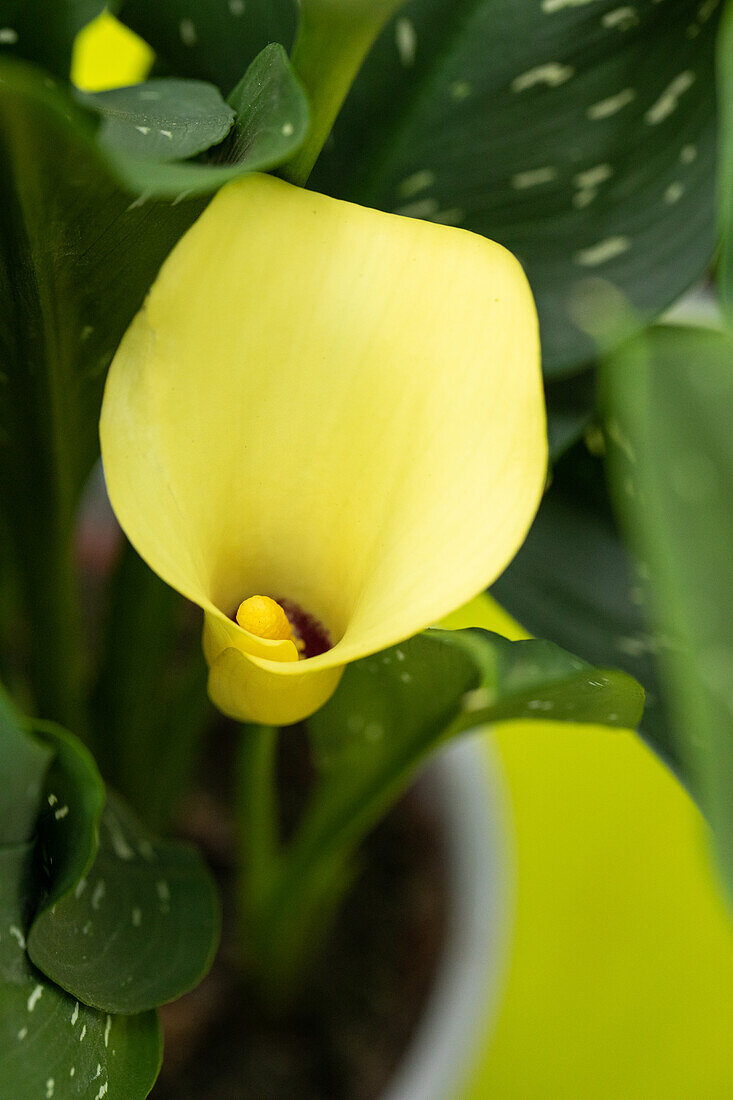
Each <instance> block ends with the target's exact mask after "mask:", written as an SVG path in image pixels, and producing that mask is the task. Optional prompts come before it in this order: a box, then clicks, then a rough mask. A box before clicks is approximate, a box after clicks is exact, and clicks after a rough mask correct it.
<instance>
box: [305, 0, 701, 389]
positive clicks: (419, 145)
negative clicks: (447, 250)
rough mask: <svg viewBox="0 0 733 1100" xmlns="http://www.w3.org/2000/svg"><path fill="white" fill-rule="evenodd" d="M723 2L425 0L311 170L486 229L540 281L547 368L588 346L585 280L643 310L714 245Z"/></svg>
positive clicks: (350, 191)
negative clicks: (716, 67) (716, 75)
mask: <svg viewBox="0 0 733 1100" xmlns="http://www.w3.org/2000/svg"><path fill="white" fill-rule="evenodd" d="M715 8H716V4H715V0H712V2H710V3H700V2H699V0H677V2H676V3H666V4H655V3H652V2H650V0H644V2H643V3H638V4H633V5H630V4H629V5H619V3H618V0H594V2H593V3H582V4H581V3H578V2H576V0H544V2H540V0H463V2H461V3H456V0H413V2H412V3H410V4H408V5H407V6H406V7H405V8H404V9H402V11H401V12H400V13H399V15H398V17H397V19H396V20H395V21H394V22H393V23H392V24H391V25H390V26H388V27H387V29H386V31H385V32H384V34H383V35H382V38H381V39H380V41H379V42H378V43H377V45H376V47H375V49H374V50H373V52H372V54H371V55H370V57H369V58H368V60H367V63H366V65H365V66H364V68H363V70H362V72H361V74H360V76H359V78H358V79H357V81H356V84H355V86H354V88H353V90H352V93H351V95H350V97H349V99H348V100H347V102H346V104H345V107H344V110H343V111H342V113H341V115H340V117H339V120H338V122H337V124H336V127H335V130H334V135H333V141H332V142H331V143H330V144H329V145H327V146H326V149H325V150H324V153H323V155H322V157H321V161H320V162H319V165H318V166H317V167H316V170H315V172H314V175H313V177H312V180H311V185H312V186H313V187H314V188H315V189H317V190H321V191H325V192H327V193H329V194H335V195H337V196H339V197H343V198H347V199H351V200H353V201H356V202H360V203H363V204H366V205H370V206H376V207H379V208H380V209H384V210H394V211H397V212H401V213H405V214H411V215H413V216H415V217H425V218H432V219H433V220H436V221H440V222H448V223H450V224H455V225H460V226H462V227H464V228H466V229H472V230H475V231H477V232H479V233H482V234H485V235H486V236H488V237H491V238H493V239H495V240H498V241H500V242H501V243H502V244H505V245H506V246H507V247H508V248H510V249H511V250H512V251H513V252H515V253H516V254H517V255H518V256H519V258H520V260H521V261H522V262H523V264H524V265H525V267H526V270H527V273H528V275H529V279H530V283H531V285H532V288H533V290H534V293H535V295H536V298H537V301H538V306H539V312H540V321H541V329H542V343H543V358H544V365H545V371H546V372H547V373H548V374H555V373H558V372H561V371H568V370H570V369H573V368H575V367H577V366H578V365H579V364H582V363H584V362H585V361H587V360H588V359H589V358H590V357H591V356H592V355H593V353H594V350H595V349H594V344H593V342H592V340H591V339H590V338H589V336H588V335H587V334H586V333H585V332H584V331H582V330H581V329H580V328H579V327H578V326H577V324H576V320H577V319H580V320H581V323H582V311H583V300H584V292H585V287H586V284H587V281H588V280H589V278H591V277H592V276H599V275H600V276H602V277H603V278H604V279H605V280H608V281H610V282H611V283H613V284H615V285H616V286H618V287H620V288H621V289H622V290H623V291H624V293H625V294H626V295H627V296H628V297H629V298H630V300H631V302H632V303H633V305H634V306H635V307H636V310H637V312H638V315H639V317H640V319H641V320H642V321H644V320H646V319H648V318H650V317H652V316H654V315H656V314H658V313H659V312H660V311H661V310H663V309H664V308H665V307H666V306H667V305H669V304H670V303H671V302H672V301H673V300H674V299H675V298H677V296H678V295H679V294H680V293H681V292H682V291H683V290H684V289H685V288H686V287H687V286H688V285H690V284H691V283H692V282H693V281H694V280H695V279H696V278H698V277H699V276H700V275H701V273H702V272H703V271H704V270H705V268H706V266H707V265H708V263H709V261H710V257H711V254H712V249H713V221H714V203H713V184H714V173H715V102H714V100H715V91H714V79H713V52H714V42H715V33H716V29H717V14H716V11H715Z"/></svg>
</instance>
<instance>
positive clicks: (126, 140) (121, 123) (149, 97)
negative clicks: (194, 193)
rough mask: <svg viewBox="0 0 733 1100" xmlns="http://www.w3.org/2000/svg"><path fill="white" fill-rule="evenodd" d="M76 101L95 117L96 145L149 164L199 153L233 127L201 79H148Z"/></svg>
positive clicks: (225, 109)
mask: <svg viewBox="0 0 733 1100" xmlns="http://www.w3.org/2000/svg"><path fill="white" fill-rule="evenodd" d="M77 98H78V99H79V101H80V103H82V105H83V106H85V107H89V108H91V109H92V110H95V111H98V112H99V115H100V117H101V124H100V127H99V131H98V134H97V137H98V140H99V141H100V143H101V144H102V145H104V146H106V147H108V148H110V149H113V150H115V151H116V152H118V153H121V154H123V155H124V154H130V155H133V156H137V157H143V158H146V159H150V160H162V161H168V160H186V159H187V158H188V157H193V156H196V155H197V154H198V153H203V152H204V150H205V149H209V148H210V147H211V146H212V145H218V144H219V142H220V141H223V140H224V138H225V137H226V135H227V134H228V133H229V130H230V129H231V126H232V123H233V122H234V111H233V110H232V109H231V107H228V106H227V104H226V103H225V102H224V100H223V99H222V97H221V93H220V91H219V89H218V88H215V87H214V85H213V84H207V83H206V82H205V81H203V80H174V79H157V80H148V81H146V82H145V83H144V84H134V85H132V86H131V87H128V88H113V89H111V90H110V91H106V92H87V93H84V92H79V93H77Z"/></svg>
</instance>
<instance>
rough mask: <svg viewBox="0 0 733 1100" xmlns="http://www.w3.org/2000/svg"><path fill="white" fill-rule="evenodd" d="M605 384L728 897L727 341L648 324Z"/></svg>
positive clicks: (732, 397) (678, 713)
mask: <svg viewBox="0 0 733 1100" xmlns="http://www.w3.org/2000/svg"><path fill="white" fill-rule="evenodd" d="M604 389H605V397H606V401H607V404H608V413H609V417H610V418H611V421H612V423H613V426H614V431H613V433H612V439H613V441H615V444H616V445H615V447H614V449H613V451H612V457H613V459H614V464H613V467H612V469H613V472H614V473H615V475H616V476H615V480H616V484H617V487H618V490H619V492H618V502H619V507H620V510H621V512H622V515H623V518H624V519H625V520H626V523H627V525H628V529H629V532H630V535H631V536H632V538H633V540H634V542H635V544H636V545H637V547H638V550H639V553H640V554H641V555H642V556H643V557H644V559H645V560H646V561H647V562H648V566H649V588H650V593H651V607H652V611H653V615H654V619H655V621H656V623H657V625H658V628H659V631H660V633H662V634H663V635H664V636H665V638H666V641H667V644H666V646H665V648H664V649H663V650H662V659H661V662H660V671H661V676H662V685H663V689H664V693H665V696H666V698H667V701H668V703H669V704H670V708H669V709H670V714H671V717H672V719H673V727H672V733H673V735H674V738H675V743H676V745H677V749H678V752H679V755H680V758H681V760H682V761H683V763H684V765H685V767H686V769H687V772H688V774H689V775H690V778H691V783H692V787H693V789H694V791H695V794H696V795H697V797H698V799H699V801H700V803H701V805H702V808H703V810H704V811H705V813H706V814H707V816H708V818H709V820H710V823H711V825H712V827H713V830H714V833H715V836H716V840H717V848H718V855H719V859H720V863H721V867H722V869H723V872H724V875H725V878H726V881H727V883H728V886H729V889H730V890H731V893H732V894H733V560H732V557H731V547H733V495H732V494H731V485H733V432H731V423H733V338H732V337H731V336H730V335H729V334H724V333H720V332H715V331H711V330H704V329H694V328H685V327H682V326H666V327H661V326H660V327H659V328H656V329H651V330H650V331H649V332H648V334H647V335H646V337H645V338H640V339H639V340H638V341H637V342H635V343H633V344H631V345H629V346H626V347H625V348H624V349H622V351H621V352H619V354H618V355H617V356H616V357H615V358H614V359H612V360H611V361H610V362H609V363H608V364H607V366H606V368H605V387H604ZM629 490H631V492H629Z"/></svg>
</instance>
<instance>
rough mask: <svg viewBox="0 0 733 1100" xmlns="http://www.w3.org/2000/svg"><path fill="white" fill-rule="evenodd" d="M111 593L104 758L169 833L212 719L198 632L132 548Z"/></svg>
mask: <svg viewBox="0 0 733 1100" xmlns="http://www.w3.org/2000/svg"><path fill="white" fill-rule="evenodd" d="M109 590H110V591H109V607H108V609H107V614H106V622H105V625H104V631H103V642H102V645H101V647H100V648H101V650H102V653H103V659H102V662H101V665H100V668H99V672H98V677H97V682H96V685H95V689H94V698H93V716H94V727H95V730H96V733H97V735H96V737H95V742H96V744H97V745H98V748H97V759H98V760H99V762H100V767H101V768H102V771H103V772H104V774H105V776H106V777H107V781H108V782H109V784H110V786H112V787H113V788H114V789H115V790H116V791H118V793H119V794H121V795H123V797H124V798H125V800H126V801H127V803H128V804H129V805H130V806H131V808H132V809H133V810H134V812H135V813H136V814H137V815H138V816H139V817H140V818H141V819H142V820H143V821H144V822H145V824H146V825H148V826H149V827H151V828H153V829H155V830H157V831H163V832H165V831H166V829H167V828H168V827H169V825H170V823H171V818H172V815H173V813H174V811H175V809H176V808H177V804H178V802H179V800H180V798H181V794H182V793H183V792H184V791H186V790H187V789H188V787H189V785H190V780H191V774H192V771H193V768H194V766H195V762H196V758H197V753H198V749H199V746H200V743H201V738H202V737H203V735H204V733H205V731H206V729H207V724H208V723H209V722H210V719H211V705H210V703H209V700H208V696H207V694H206V678H207V671H208V670H207V668H206V662H205V661H204V659H203V655H202V653H201V639H200V631H201V627H200V624H199V621H198V617H197V616H195V615H194V616H192V615H191V606H190V605H189V604H187V603H186V601H184V600H183V598H182V597H181V596H180V595H179V594H178V592H176V591H175V590H174V589H172V588H170V587H169V586H168V585H167V584H164V582H163V581H162V580H161V579H160V578H159V577H158V576H156V574H155V573H153V572H152V570H151V569H149V568H148V566H147V565H146V564H145V562H143V561H142V559H141V558H140V557H139V556H138V555H137V553H136V552H135V551H134V550H133V549H132V547H131V546H130V545H129V543H126V544H125V547H124V549H123V552H122V554H121V556H120V560H119V563H118V566H117V569H116V570H115V572H114V574H113V576H112V577H111V578H110V584H109Z"/></svg>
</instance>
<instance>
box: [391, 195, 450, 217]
mask: <svg viewBox="0 0 733 1100" xmlns="http://www.w3.org/2000/svg"><path fill="white" fill-rule="evenodd" d="M438 210H439V205H438V201H437V199H418V200H417V202H408V203H406V204H405V205H404V206H398V207H397V208H396V209H395V211H394V212H395V214H401V215H402V217H403V218H429V217H431V216H432V215H433V214H437V212H438Z"/></svg>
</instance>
